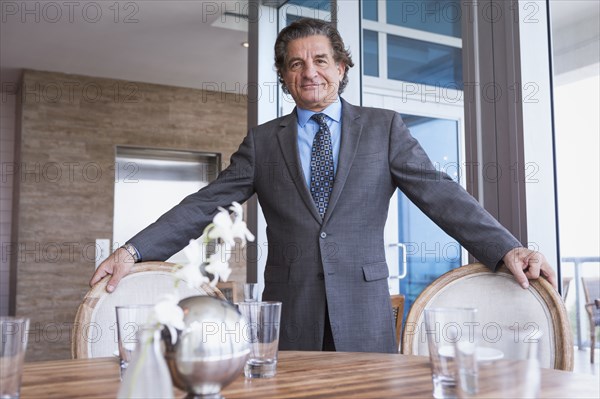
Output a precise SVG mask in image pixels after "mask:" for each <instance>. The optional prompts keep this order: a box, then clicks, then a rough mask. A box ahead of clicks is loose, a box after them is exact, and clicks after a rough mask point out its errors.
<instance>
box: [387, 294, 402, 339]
mask: <svg viewBox="0 0 600 399" xmlns="http://www.w3.org/2000/svg"><path fill="white" fill-rule="evenodd" d="M390 300H391V302H392V310H393V312H394V317H395V320H396V343H397V345H398V348H400V334H401V333H402V318H403V317H404V295H390Z"/></svg>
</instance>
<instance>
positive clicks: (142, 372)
mask: <svg viewBox="0 0 600 399" xmlns="http://www.w3.org/2000/svg"><path fill="white" fill-rule="evenodd" d="M137 338H138V341H137V346H136V349H135V352H134V353H133V358H132V360H131V362H130V363H129V366H128V367H127V370H126V371H125V375H124V376H123V382H122V383H121V387H120V388H119V392H118V393H117V398H119V399H125V398H173V383H172V381H171V374H170V373H169V368H168V367H167V363H166V361H165V358H164V355H163V353H162V350H161V331H160V330H159V329H156V328H150V327H142V328H141V329H140V331H139V332H138V334H137Z"/></svg>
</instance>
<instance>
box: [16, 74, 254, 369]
mask: <svg viewBox="0 0 600 399" xmlns="http://www.w3.org/2000/svg"><path fill="white" fill-rule="evenodd" d="M22 92H23V94H22V97H23V98H22V101H21V102H20V103H19V104H17V106H18V107H19V108H20V111H21V115H22V118H21V123H20V125H21V129H20V135H19V138H18V143H19V145H18V148H17V151H18V152H19V158H18V159H19V161H18V162H19V163H18V167H19V170H18V171H16V174H15V180H16V182H15V183H18V184H15V187H18V195H19V201H18V202H15V203H14V205H13V210H14V211H15V212H16V213H17V215H18V218H17V219H15V226H18V235H16V236H14V240H15V241H16V242H15V243H14V248H11V250H12V253H13V258H11V259H14V261H13V260H11V263H12V264H13V265H14V266H15V268H16V273H14V274H16V276H15V278H16V280H17V282H16V314H17V315H19V316H27V317H29V318H31V335H30V340H29V347H28V350H27V359H28V360H49V359H61V358H64V359H66V358H69V357H70V347H71V342H70V341H71V329H72V327H73V320H74V317H75V313H76V311H77V307H78V306H79V304H80V303H81V300H82V298H83V297H84V295H85V294H86V292H87V291H88V289H89V286H88V281H89V279H90V277H91V275H92V273H93V271H94V263H95V255H94V250H95V240H96V238H112V236H113V234H112V231H113V204H114V185H115V180H116V179H123V178H124V177H123V176H115V147H116V146H136V147H148V148H160V149H174V150H186V151H202V152H215V153H221V155H222V158H221V159H222V161H223V165H222V168H224V167H226V166H227V165H228V164H229V157H230V156H231V154H232V153H233V152H234V151H235V150H236V149H237V147H238V145H239V143H240V142H241V141H242V139H243V138H244V136H245V135H246V132H247V121H246V114H247V111H246V109H247V99H246V97H245V96H242V95H237V94H232V93H217V92H207V91H203V90H197V89H189V88H182V87H170V86H162V85H155V84H146V83H140V82H131V81H119V80H113V79H103V78H95V77H89V76H80V75H66V74H61V73H51V72H39V71H25V72H24V76H23V87H22ZM232 259H235V261H234V262H232V268H233V273H232V275H231V279H232V280H238V281H241V282H243V281H245V280H246V270H245V261H244V257H243V256H240V255H234V256H232Z"/></svg>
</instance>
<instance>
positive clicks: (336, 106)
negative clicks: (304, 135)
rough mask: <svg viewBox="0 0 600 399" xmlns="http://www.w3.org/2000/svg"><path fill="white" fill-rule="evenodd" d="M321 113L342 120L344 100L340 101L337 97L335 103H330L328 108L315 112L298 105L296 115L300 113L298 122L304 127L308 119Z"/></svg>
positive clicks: (335, 119) (337, 120) (338, 120)
mask: <svg viewBox="0 0 600 399" xmlns="http://www.w3.org/2000/svg"><path fill="white" fill-rule="evenodd" d="M319 113H321V114H325V115H327V116H328V117H329V118H331V119H333V120H334V121H336V122H340V121H341V120H342V102H341V101H340V98H339V97H337V99H336V100H335V101H334V102H333V103H331V104H329V105H328V106H327V108H325V109H324V110H323V111H321V112H314V111H309V110H307V109H302V108H300V107H296V115H298V124H299V125H300V127H301V128H303V129H304V126H305V125H306V123H307V122H308V120H309V119H310V118H311V116H313V115H314V114H319Z"/></svg>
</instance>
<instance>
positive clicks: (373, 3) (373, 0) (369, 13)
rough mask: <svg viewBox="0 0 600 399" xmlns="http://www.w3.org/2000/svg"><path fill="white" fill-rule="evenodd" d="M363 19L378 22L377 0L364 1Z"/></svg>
mask: <svg viewBox="0 0 600 399" xmlns="http://www.w3.org/2000/svg"><path fill="white" fill-rule="evenodd" d="M362 17H363V19H368V20H370V21H377V0H363V1H362Z"/></svg>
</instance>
